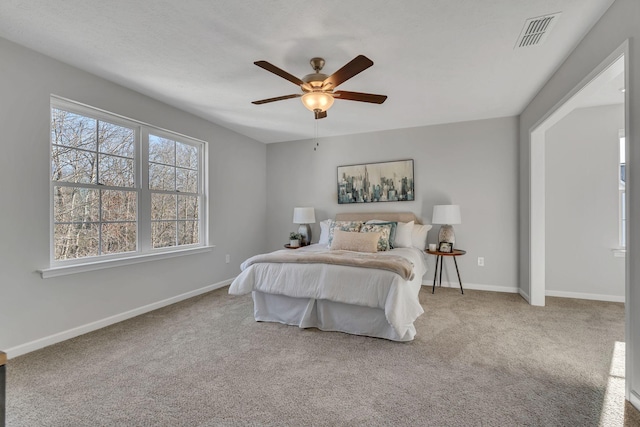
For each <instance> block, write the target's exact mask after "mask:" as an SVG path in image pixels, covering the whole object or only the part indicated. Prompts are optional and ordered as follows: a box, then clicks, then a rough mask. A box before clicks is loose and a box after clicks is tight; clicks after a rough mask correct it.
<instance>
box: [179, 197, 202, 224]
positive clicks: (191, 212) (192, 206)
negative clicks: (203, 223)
mask: <svg viewBox="0 0 640 427" xmlns="http://www.w3.org/2000/svg"><path fill="white" fill-rule="evenodd" d="M178 219H198V196H178Z"/></svg>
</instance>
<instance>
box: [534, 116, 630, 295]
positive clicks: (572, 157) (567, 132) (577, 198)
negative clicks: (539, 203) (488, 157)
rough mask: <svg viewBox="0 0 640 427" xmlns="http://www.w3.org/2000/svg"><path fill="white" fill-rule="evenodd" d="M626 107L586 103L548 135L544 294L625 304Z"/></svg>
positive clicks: (548, 132) (557, 124) (549, 131)
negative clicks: (621, 176) (621, 221)
mask: <svg viewBox="0 0 640 427" xmlns="http://www.w3.org/2000/svg"><path fill="white" fill-rule="evenodd" d="M619 129H624V105H622V104H619V105H608V106H603V107H592V108H580V109H577V110H574V111H573V112H571V113H570V114H569V115H567V116H566V117H564V118H563V119H562V120H560V121H559V122H558V123H556V124H555V125H554V126H553V127H551V128H550V129H549V130H548V131H547V134H546V146H545V166H546V176H545V179H546V230H545V231H546V251H545V254H546V293H547V295H555V296H565V297H573V298H589V299H603V300H616V301H624V276H625V273H624V258H619V257H614V254H613V252H612V249H614V248H618V247H619V228H618V169H617V165H618V162H619V139H618V130H619Z"/></svg>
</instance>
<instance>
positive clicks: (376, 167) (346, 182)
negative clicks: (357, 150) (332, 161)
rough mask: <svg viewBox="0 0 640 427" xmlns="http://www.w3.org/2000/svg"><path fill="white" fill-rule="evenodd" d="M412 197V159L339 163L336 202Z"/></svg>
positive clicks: (413, 194) (398, 200)
mask: <svg viewBox="0 0 640 427" xmlns="http://www.w3.org/2000/svg"><path fill="white" fill-rule="evenodd" d="M414 198H415V189H414V188H413V159H410V160H398V161H393V162H380V163H366V164H361V165H348V166H338V204H346V203H375V202H407V201H412V200H414Z"/></svg>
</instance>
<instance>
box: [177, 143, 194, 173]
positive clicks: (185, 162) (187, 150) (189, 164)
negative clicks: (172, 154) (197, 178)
mask: <svg viewBox="0 0 640 427" xmlns="http://www.w3.org/2000/svg"><path fill="white" fill-rule="evenodd" d="M176 166H181V167H183V168H189V169H196V170H197V169H198V148H197V147H194V146H193V145H188V144H183V143H181V142H176Z"/></svg>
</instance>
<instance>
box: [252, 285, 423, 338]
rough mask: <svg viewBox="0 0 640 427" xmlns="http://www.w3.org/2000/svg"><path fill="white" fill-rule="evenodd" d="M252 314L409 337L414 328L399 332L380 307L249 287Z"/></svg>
mask: <svg viewBox="0 0 640 427" xmlns="http://www.w3.org/2000/svg"><path fill="white" fill-rule="evenodd" d="M252 295H253V314H254V317H255V319H256V320H257V321H260V322H278V323H284V324H286V325H294V326H298V327H300V328H318V329H320V330H322V331H336V332H346V333H349V334H353V335H365V336H368V337H376V338H385V339H388V340H392V341H411V340H413V338H414V337H415V335H416V328H415V327H414V326H413V325H411V326H410V327H409V328H408V330H407V332H406V333H405V334H404V336H402V337H401V336H399V335H398V333H397V332H396V331H395V329H394V328H393V327H392V326H391V325H390V324H389V322H388V321H387V318H386V316H385V312H384V309H381V308H372V307H364V306H359V305H352V304H345V303H341V302H334V301H329V300H323V299H313V298H293V297H289V296H286V295H276V294H266V293H264V292H259V291H253V292H252Z"/></svg>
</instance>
